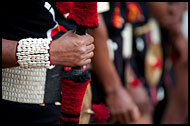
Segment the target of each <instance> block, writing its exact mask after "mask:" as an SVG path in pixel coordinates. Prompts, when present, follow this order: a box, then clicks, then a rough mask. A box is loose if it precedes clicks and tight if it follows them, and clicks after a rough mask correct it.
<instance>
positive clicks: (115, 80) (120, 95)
mask: <svg viewBox="0 0 190 126" xmlns="http://www.w3.org/2000/svg"><path fill="white" fill-rule="evenodd" d="M89 33H90V34H91V35H92V36H93V37H94V44H95V46H96V48H95V50H94V54H95V55H94V57H93V58H92V65H93V70H94V72H95V74H96V75H97V77H98V78H99V80H100V82H102V84H103V86H104V90H105V93H106V103H107V105H108V108H109V110H110V112H111V122H110V123H129V122H131V121H136V120H138V118H139V116H140V112H139V109H138V107H137V106H136V104H135V103H134V101H133V99H132V98H131V97H130V95H129V94H128V92H127V91H126V90H125V88H124V87H123V86H122V83H121V80H120V79H119V76H118V74H117V71H116V69H115V66H114V64H113V62H112V61H111V59H110V58H109V53H108V48H107V43H106V42H107V39H108V35H107V31H106V27H105V23H104V20H103V17H102V16H101V15H99V27H98V28H97V29H95V30H89Z"/></svg>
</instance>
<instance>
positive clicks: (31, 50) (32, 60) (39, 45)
mask: <svg viewBox="0 0 190 126" xmlns="http://www.w3.org/2000/svg"><path fill="white" fill-rule="evenodd" d="M51 42H52V40H51V39H47V38H38V39H37V38H27V39H21V40H20V41H19V42H18V44H17V50H16V56H17V62H18V64H19V66H20V67H21V68H26V69H27V68H47V69H52V68H54V65H52V64H51V59H50V53H49V51H50V44H51Z"/></svg>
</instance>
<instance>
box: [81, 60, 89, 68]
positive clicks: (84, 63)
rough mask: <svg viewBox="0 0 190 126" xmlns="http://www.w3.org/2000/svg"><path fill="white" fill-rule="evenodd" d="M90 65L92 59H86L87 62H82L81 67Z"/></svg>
mask: <svg viewBox="0 0 190 126" xmlns="http://www.w3.org/2000/svg"><path fill="white" fill-rule="evenodd" d="M90 63H91V59H86V60H83V61H81V63H80V66H83V65H88V64H90Z"/></svg>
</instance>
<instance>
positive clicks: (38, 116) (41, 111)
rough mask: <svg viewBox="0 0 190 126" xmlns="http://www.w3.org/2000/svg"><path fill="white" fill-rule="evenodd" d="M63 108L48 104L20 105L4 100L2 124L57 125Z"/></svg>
mask: <svg viewBox="0 0 190 126" xmlns="http://www.w3.org/2000/svg"><path fill="white" fill-rule="evenodd" d="M60 109H61V106H57V105H55V104H46V105H45V106H40V105H37V104H31V105H28V104H20V103H17V102H11V101H6V100H2V105H1V123H2V124H3V125H4V124H9V123H11V124H31V123H35V124H50V123H51V124H57V123H58V122H59V117H60V114H61V113H60Z"/></svg>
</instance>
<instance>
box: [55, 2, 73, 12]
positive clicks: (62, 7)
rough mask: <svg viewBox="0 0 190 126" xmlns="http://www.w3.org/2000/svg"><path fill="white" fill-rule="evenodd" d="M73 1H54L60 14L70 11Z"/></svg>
mask: <svg viewBox="0 0 190 126" xmlns="http://www.w3.org/2000/svg"><path fill="white" fill-rule="evenodd" d="M72 5H73V2H56V7H57V9H58V10H59V12H60V13H61V14H66V13H69V12H70V11H71V8H72Z"/></svg>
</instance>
